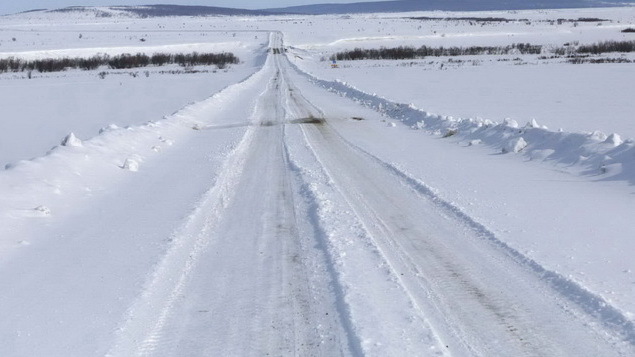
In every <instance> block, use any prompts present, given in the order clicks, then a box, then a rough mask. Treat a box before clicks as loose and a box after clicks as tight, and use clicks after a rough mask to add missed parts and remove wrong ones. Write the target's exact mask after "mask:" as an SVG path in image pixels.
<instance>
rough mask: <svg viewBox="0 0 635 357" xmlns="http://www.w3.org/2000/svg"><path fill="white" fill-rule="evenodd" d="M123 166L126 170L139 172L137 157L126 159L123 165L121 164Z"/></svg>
mask: <svg viewBox="0 0 635 357" xmlns="http://www.w3.org/2000/svg"><path fill="white" fill-rule="evenodd" d="M121 168H122V169H124V170H128V171H132V172H137V171H139V161H138V160H137V159H135V158H127V159H126V161H124V163H123V165H121Z"/></svg>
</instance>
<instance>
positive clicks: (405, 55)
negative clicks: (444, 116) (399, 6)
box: [331, 41, 635, 63]
mask: <svg viewBox="0 0 635 357" xmlns="http://www.w3.org/2000/svg"><path fill="white" fill-rule="evenodd" d="M545 51H547V50H545ZM548 51H550V52H551V53H553V54H554V55H555V56H551V57H547V56H544V55H543V56H541V57H540V58H539V59H547V58H557V56H579V55H587V54H592V55H598V54H602V53H611V52H620V53H629V52H635V41H604V42H598V43H594V44H591V45H578V44H577V43H574V44H570V43H566V44H564V45H563V46H561V47H556V48H549V49H548ZM542 52H543V47H542V46H541V45H532V44H529V43H524V44H523V43H519V44H513V45H511V46H498V47H493V46H471V47H427V46H421V47H419V48H416V47H410V46H400V47H393V48H386V47H381V48H379V49H362V48H355V49H353V50H348V51H342V52H337V53H335V54H334V55H332V56H331V60H333V59H336V60H338V61H355V60H406V59H423V58H425V57H440V56H447V57H454V56H474V55H509V54H533V55H539V54H542ZM598 63H599V62H598Z"/></svg>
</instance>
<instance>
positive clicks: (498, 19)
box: [410, 16, 527, 22]
mask: <svg viewBox="0 0 635 357" xmlns="http://www.w3.org/2000/svg"><path fill="white" fill-rule="evenodd" d="M410 19H411V20H422V21H473V22H513V21H527V20H526V19H523V20H511V19H506V18H503V17H428V16H419V17H411V18H410Z"/></svg>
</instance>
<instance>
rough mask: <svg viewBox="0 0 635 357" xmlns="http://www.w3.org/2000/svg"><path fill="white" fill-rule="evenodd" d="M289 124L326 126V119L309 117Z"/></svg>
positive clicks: (294, 120)
mask: <svg viewBox="0 0 635 357" xmlns="http://www.w3.org/2000/svg"><path fill="white" fill-rule="evenodd" d="M289 124H318V125H321V124H324V119H322V118H315V117H308V118H300V119H293V120H291V121H290V122H289Z"/></svg>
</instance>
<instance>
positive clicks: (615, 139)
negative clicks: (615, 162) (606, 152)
mask: <svg viewBox="0 0 635 357" xmlns="http://www.w3.org/2000/svg"><path fill="white" fill-rule="evenodd" d="M604 143H606V144H611V145H613V146H619V145H621V144H622V143H623V141H622V138H621V137H620V136H619V134H615V133H613V134H611V135H609V137H608V138H606V140H604Z"/></svg>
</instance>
